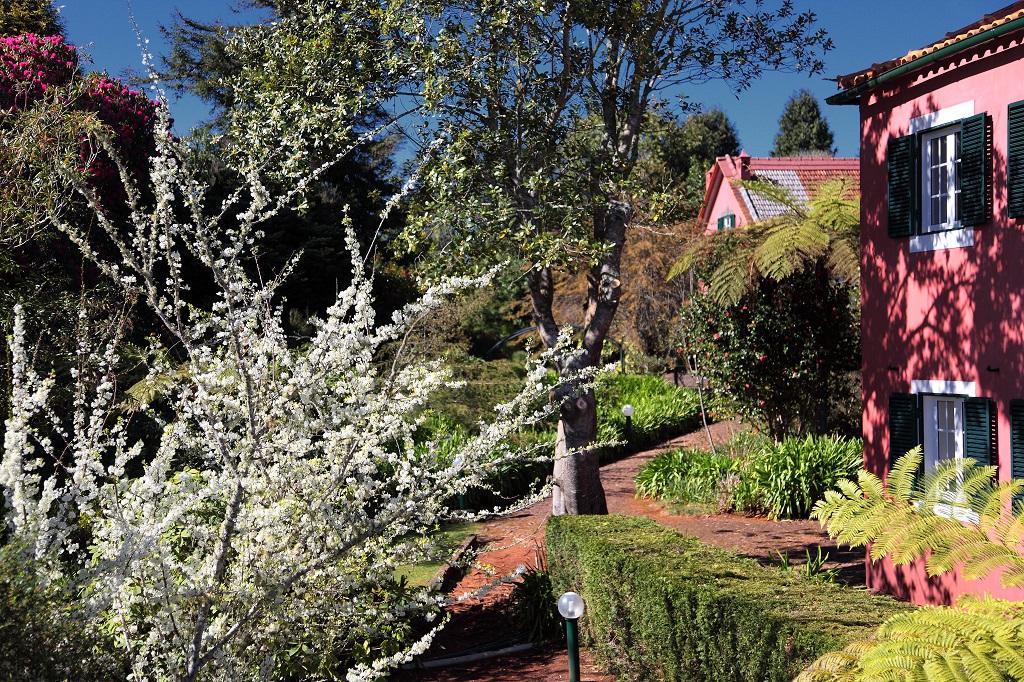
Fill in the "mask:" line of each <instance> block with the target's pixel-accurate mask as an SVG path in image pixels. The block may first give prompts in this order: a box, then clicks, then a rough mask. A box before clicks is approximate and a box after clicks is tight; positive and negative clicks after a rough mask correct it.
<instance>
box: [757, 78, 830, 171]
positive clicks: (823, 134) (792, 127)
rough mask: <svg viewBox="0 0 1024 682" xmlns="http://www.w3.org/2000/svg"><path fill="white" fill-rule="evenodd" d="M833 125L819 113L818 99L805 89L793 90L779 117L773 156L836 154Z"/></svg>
mask: <svg viewBox="0 0 1024 682" xmlns="http://www.w3.org/2000/svg"><path fill="white" fill-rule="evenodd" d="M833 142H834V140H833V139H832V129H831V128H830V127H829V125H828V121H826V120H825V118H824V117H823V116H822V115H821V107H819V106H818V100H816V99H815V98H814V95H812V94H811V93H810V92H808V91H807V90H800V91H798V92H795V93H794V94H793V96H792V97H790V98H789V101H788V102H786V108H785V109H784V110H783V112H782V117H781V118H779V132H778V134H777V135H776V136H775V147H774V148H773V149H772V156H796V155H799V154H835V153H836V150H835V148H834V147H833Z"/></svg>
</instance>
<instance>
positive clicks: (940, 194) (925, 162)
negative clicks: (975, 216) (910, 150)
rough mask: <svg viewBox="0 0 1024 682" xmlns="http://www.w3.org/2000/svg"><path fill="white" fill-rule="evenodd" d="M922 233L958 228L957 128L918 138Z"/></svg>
mask: <svg viewBox="0 0 1024 682" xmlns="http://www.w3.org/2000/svg"><path fill="white" fill-rule="evenodd" d="M921 154H922V157H921V169H922V171H923V172H922V173H921V180H922V188H921V190H922V191H921V196H922V198H923V201H922V205H921V212H922V221H921V227H922V232H938V231H939V230H951V229H956V228H958V227H960V126H959V125H957V126H954V127H948V128H943V129H941V130H936V131H929V132H927V133H925V134H923V135H922V138H921Z"/></svg>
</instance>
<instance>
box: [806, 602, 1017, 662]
mask: <svg viewBox="0 0 1024 682" xmlns="http://www.w3.org/2000/svg"><path fill="white" fill-rule="evenodd" d="M869 680H870V681H871V682H874V681H876V680H899V681H904V680H906V681H909V680H927V681H928V682H932V681H935V682H945V681H947V680H949V681H953V682H986V681H987V680H992V681H993V682H996V681H998V682H1004V681H1005V680H1024V604H1018V603H1014V602H1007V601H1001V600H995V599H972V598H969V597H968V598H964V599H963V600H961V603H960V605H959V606H957V607H945V606H933V607H925V608H922V609H919V610H916V611H912V612H910V613H906V614H901V615H899V616H896V617H894V618H891V619H890V620H888V621H886V622H885V623H884V624H883V625H882V626H881V627H880V628H879V629H878V632H877V633H876V634H875V637H874V638H873V639H870V640H866V641H859V642H854V643H853V644H850V645H849V646H847V647H846V648H845V649H843V650H842V651H838V652H833V653H829V654H826V655H824V656H822V657H821V658H819V659H818V660H817V661H815V662H814V663H813V664H811V666H810V667H808V668H807V669H806V670H805V671H804V672H803V673H801V674H800V675H799V676H798V677H797V678H796V682H868V681H869Z"/></svg>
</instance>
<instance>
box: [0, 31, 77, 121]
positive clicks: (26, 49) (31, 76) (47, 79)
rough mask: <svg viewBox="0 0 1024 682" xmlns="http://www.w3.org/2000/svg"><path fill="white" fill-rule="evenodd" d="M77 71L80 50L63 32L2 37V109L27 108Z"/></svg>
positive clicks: (0, 80) (68, 80)
mask: <svg viewBox="0 0 1024 682" xmlns="http://www.w3.org/2000/svg"><path fill="white" fill-rule="evenodd" d="M77 72H78V52H77V50H75V47H74V46H73V45H68V44H67V43H65V42H64V38H63V37H62V36H38V35H35V34H34V33H26V34H24V35H18V36H10V37H7V38H0V110H11V109H25V108H27V107H28V106H29V105H31V104H32V102H34V101H35V100H37V99H38V98H40V97H41V96H42V95H43V94H44V93H46V91H47V90H49V89H50V88H52V87H54V86H63V85H67V84H68V83H70V82H71V79H72V78H74V76H75V74H76V73H77Z"/></svg>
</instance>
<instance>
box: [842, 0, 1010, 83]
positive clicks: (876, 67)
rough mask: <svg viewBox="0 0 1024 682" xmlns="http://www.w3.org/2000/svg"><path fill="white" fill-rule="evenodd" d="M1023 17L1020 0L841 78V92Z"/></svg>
mask: <svg viewBox="0 0 1024 682" xmlns="http://www.w3.org/2000/svg"><path fill="white" fill-rule="evenodd" d="M1021 17H1024V0H1019V1H1018V2H1015V3H1013V4H1012V5H1007V6H1006V7H1004V8H1002V9H1000V10H997V11H995V12H993V13H991V14H987V15H985V16H984V17H983V18H982V19H979V20H978V21H976V22H974V23H973V24H970V25H968V26H964V27H963V28H961V29H957V30H956V31H952V32H950V33H947V34H946V36H945V37H944V38H943V39H942V40H939V41H938V42H935V43H932V44H930V45H926V46H924V47H922V48H920V49H917V50H911V51H910V52H908V53H906V54H905V55H903V56H902V57H897V58H895V59H890V60H889V61H886V62H880V63H878V64H872V65H871V66H870V67H868V68H866V69H863V70H861V71H857V72H855V73H850V74H847V75H845V76H840V77H839V78H837V79H836V82H837V83H838V84H839V89H840V90H846V89H848V88H852V87H855V86H857V85H860V84H861V83H863V82H864V81H866V80H868V79H870V78H874V77H875V76H878V75H881V74H883V73H885V72H886V71H891V70H892V69H895V68H897V67H899V66H903V65H904V64H910V63H911V62H915V61H917V60H918V59H921V58H922V57H925V56H927V55H929V54H931V53H932V52H935V51H936V50H941V49H942V48H944V47H947V46H949V45H954V44H956V43H958V42H960V41H962V40H966V39H968V38H970V37H971V36H975V35H978V34H979V33H984V32H985V31H988V30H990V29H993V28H996V27H997V26H1001V25H1002V24H1005V23H1008V22H1010V21H1013V20H1015V19H1020V18H1021Z"/></svg>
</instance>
